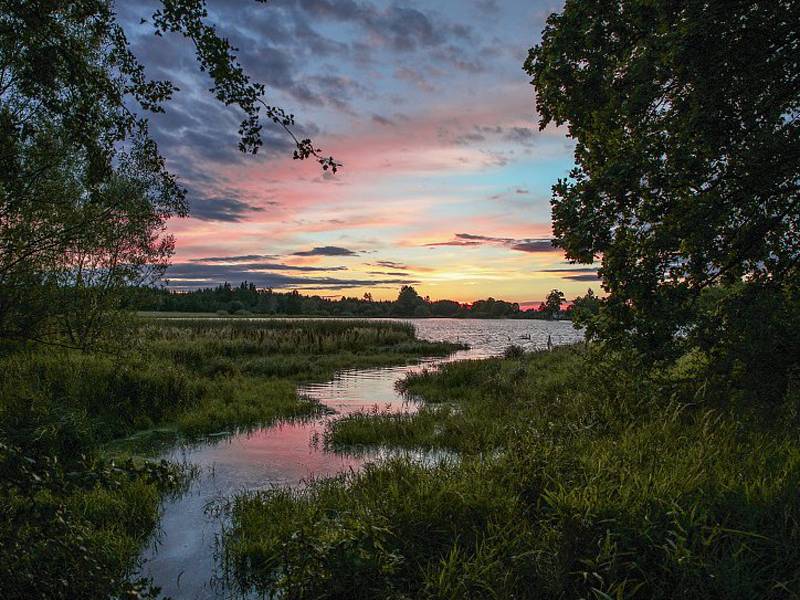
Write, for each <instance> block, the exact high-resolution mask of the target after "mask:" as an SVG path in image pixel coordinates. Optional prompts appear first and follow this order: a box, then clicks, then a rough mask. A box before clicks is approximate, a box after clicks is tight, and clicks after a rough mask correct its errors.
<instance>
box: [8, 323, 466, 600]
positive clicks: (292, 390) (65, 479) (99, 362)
mask: <svg viewBox="0 0 800 600" xmlns="http://www.w3.org/2000/svg"><path fill="white" fill-rule="evenodd" d="M453 349H454V347H453V346H450V345H447V344H427V343H425V342H421V341H419V340H417V339H416V338H415V336H414V329H413V327H411V326H409V325H407V324H403V323H373V322H369V323H364V322H357V321H346V322H336V321H298V322H290V321H245V320H237V321H235V322H227V321H216V322H205V321H193V320H184V321H179V320H169V321H145V322H143V323H142V324H141V326H140V328H139V330H138V335H137V336H136V337H135V339H134V340H133V343H131V344H130V347H129V348H126V349H125V351H124V352H117V353H115V354H108V353H81V352H77V351H71V350H66V349H54V348H41V347H38V346H25V345H19V346H11V345H4V346H2V347H1V348H0V373H2V376H1V377H0V510H1V511H2V515H3V519H2V520H1V521H0V563H2V564H3V569H2V570H0V597H2V598H43V599H44V598H47V599H51V598H64V599H67V598H108V597H123V596H125V597H142V598H144V597H149V595H150V593H151V592H152V590H150V589H149V588H148V587H147V585H144V584H143V585H141V586H139V585H134V584H132V583H130V582H128V581H127V580H126V577H127V575H128V574H129V573H130V572H131V570H132V567H133V566H134V563H135V560H136V557H137V555H138V552H139V548H140V546H141V544H142V543H143V542H144V540H145V539H146V538H147V537H148V536H149V535H150V532H151V531H152V529H153V527H154V525H155V523H156V521H157V517H158V506H159V501H160V498H161V496H162V494H163V493H165V492H166V491H168V490H170V489H173V488H174V486H175V485H176V484H177V483H178V481H179V479H180V477H179V475H180V474H179V472H178V471H177V470H176V469H175V468H174V467H173V466H170V465H165V464H157V463H156V464H153V463H150V462H142V461H141V460H137V461H134V462H132V461H126V460H124V457H125V455H126V454H128V453H130V452H137V451H139V450H140V449H143V448H146V447H147V446H148V444H146V443H144V442H146V441H148V440H150V439H156V438H157V439H159V440H162V441H163V440H167V441H168V442H169V441H171V442H174V441H175V439H176V435H177V434H180V435H182V436H188V437H194V436H197V435H201V434H205V433H212V432H219V431H232V430H234V429H236V428H239V427H251V426H256V425H260V424H268V423H271V422H273V421H275V420H277V419H285V418H292V417H298V416H304V415H309V414H312V413H314V412H316V411H318V410H319V409H320V407H319V406H318V405H317V404H316V403H315V402H313V401H311V400H308V399H305V398H302V397H298V395H297V393H296V385H297V382H298V381H305V380H312V379H314V380H315V379H324V378H329V377H331V376H332V375H333V374H334V372H335V370H337V369H341V368H348V367H363V366H376V365H383V364H397V363H404V362H406V361H411V360H414V359H416V358H418V357H419V356H421V355H424V354H442V353H447V352H450V351H452V350H453ZM148 432H152V435H148ZM132 434H136V435H132ZM112 453H113V455H114V456H117V457H122V458H121V462H117V463H114V462H112V461H111V460H110V458H109V456H110V454H112ZM137 594H138V596H137Z"/></svg>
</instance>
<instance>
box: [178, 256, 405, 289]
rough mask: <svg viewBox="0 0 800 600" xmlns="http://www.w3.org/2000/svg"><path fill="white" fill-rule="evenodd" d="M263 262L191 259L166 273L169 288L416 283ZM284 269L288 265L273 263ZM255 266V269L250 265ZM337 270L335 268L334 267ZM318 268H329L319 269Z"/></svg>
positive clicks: (344, 285)
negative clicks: (312, 272) (268, 266)
mask: <svg viewBox="0 0 800 600" xmlns="http://www.w3.org/2000/svg"><path fill="white" fill-rule="evenodd" d="M263 266H264V265H259V264H257V263H256V264H253V265H220V264H214V265H203V264H198V263H194V262H188V263H176V264H173V265H172V266H171V267H170V268H169V269H168V270H167V274H166V279H167V280H169V281H170V285H171V286H172V287H182V288H188V287H207V286H216V285H219V284H221V283H224V282H226V281H227V282H233V283H236V282H240V281H249V282H252V283H253V284H255V285H256V286H258V287H264V288H266V287H269V288H277V289H295V288H296V289H319V288H325V289H347V288H354V287H373V286H386V285H408V284H416V283H419V282H418V281H414V280H410V279H408V278H380V279H343V278H338V277H317V276H312V277H302V276H296V275H285V274H282V273H279V272H270V271H265V270H262V269H261V267H263ZM275 266H279V267H281V270H287V265H275ZM251 267H256V268H251ZM337 269H338V267H337ZM320 270H330V269H321V268H320Z"/></svg>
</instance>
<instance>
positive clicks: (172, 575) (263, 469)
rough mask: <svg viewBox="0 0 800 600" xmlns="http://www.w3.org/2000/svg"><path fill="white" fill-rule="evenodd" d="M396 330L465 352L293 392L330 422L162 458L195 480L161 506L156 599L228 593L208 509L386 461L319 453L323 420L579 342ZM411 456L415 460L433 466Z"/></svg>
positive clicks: (509, 323)
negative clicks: (458, 345)
mask: <svg viewBox="0 0 800 600" xmlns="http://www.w3.org/2000/svg"><path fill="white" fill-rule="evenodd" d="M398 320H401V321H407V322H412V323H413V324H414V326H415V327H416V330H417V336H418V337H419V338H421V339H425V340H430V341H440V340H445V341H451V342H462V343H464V344H467V345H469V347H470V348H469V350H462V351H459V352H456V353H454V354H452V355H450V356H448V357H445V358H441V357H440V358H434V359H422V360H420V361H419V362H418V364H415V365H411V366H401V367H390V368H382V369H361V370H347V371H342V372H340V373H338V374H337V376H336V377H335V378H334V379H333V380H331V381H329V382H326V383H321V384H310V385H306V386H300V387H299V388H298V392H299V393H301V394H304V395H306V396H309V397H312V398H314V399H316V400H318V401H319V402H320V403H321V404H323V405H325V406H326V407H327V408H328V409H330V411H331V413H330V414H326V415H320V416H318V417H315V418H312V419H309V420H305V421H294V422H283V423H279V424H276V425H273V426H270V427H264V428H261V429H256V430H255V431H249V432H247V433H238V434H235V435H232V436H227V437H224V438H222V439H219V438H217V439H212V440H210V441H208V442H205V443H198V444H192V445H190V446H185V447H180V448H176V449H174V450H171V451H170V452H168V453H166V454H165V455H163V458H166V459H168V460H171V461H176V462H188V463H190V464H192V465H195V466H196V467H198V469H199V475H198V476H197V477H196V478H195V479H194V480H193V481H192V483H191V485H190V486H189V489H188V491H186V492H185V493H184V494H182V495H180V496H178V497H176V498H172V499H169V500H167V501H166V502H165V503H164V505H163V507H162V518H161V523H160V528H159V532H158V534H157V535H156V537H155V539H154V540H153V541H152V543H151V544H149V546H148V548H147V549H146V551H145V552H144V555H143V566H142V569H141V575H143V576H145V577H152V578H153V581H154V583H155V584H156V585H158V586H159V587H161V588H162V592H163V593H164V594H165V595H167V596H172V597H173V598H175V599H176V600H177V599H179V598H192V599H195V598H198V599H220V598H230V597H231V590H230V589H227V588H226V586H225V584H224V582H223V581H221V580H220V579H219V578H218V575H215V574H217V573H219V571H220V569H218V562H217V542H218V536H219V533H220V531H221V528H222V526H223V522H224V520H223V518H222V517H220V516H219V515H218V511H216V510H214V508H215V507H218V506H222V505H224V501H225V499H226V498H230V497H232V496H234V495H235V494H236V493H237V492H240V491H243V490H256V489H264V488H269V487H271V486H286V485H289V486H297V485H302V484H303V482H304V481H307V480H308V479H309V478H312V477H325V476H330V475H335V474H337V473H340V472H342V471H347V470H349V469H359V468H360V467H361V466H362V465H363V464H364V463H365V462H367V461H375V460H381V458H383V457H386V456H388V455H389V454H393V453H394V452H393V451H389V450H376V451H372V452H370V453H367V454H360V455H358V456H353V455H349V454H343V453H338V452H333V451H329V450H326V449H325V448H324V447H323V445H322V444H321V443H319V440H320V439H321V437H322V435H323V433H324V431H325V428H326V426H327V424H328V423H329V422H330V420H331V419H336V418H340V417H341V416H343V415H347V414H349V413H352V412H355V411H358V410H364V409H371V408H373V407H377V408H379V409H381V410H393V411H403V410H410V411H413V410H414V406H413V404H410V403H409V402H408V401H407V400H406V399H404V398H403V397H402V396H401V395H400V394H398V393H397V391H396V390H395V383H396V382H397V381H398V380H400V379H402V378H403V377H404V376H405V375H406V374H407V373H409V372H410V371H414V370H418V369H420V368H423V367H427V368H431V367H435V366H436V365H438V364H442V363H443V362H448V361H453V360H463V359H483V358H489V357H492V356H497V355H499V354H502V352H503V350H504V349H505V348H507V347H508V346H509V345H511V344H515V345H518V346H521V347H523V348H525V349H526V350H542V349H545V348H546V347H547V345H548V339H550V342H551V343H552V345H554V346H557V345H564V344H572V343H575V342H578V341H580V340H581V339H582V334H581V333H580V332H579V331H576V330H575V329H574V328H573V327H572V324H571V323H570V322H568V321H533V320H530V321H528V320H510V319H501V320H477V319H470V320H467V319H398ZM403 454H409V453H408V452H405V451H403ZM410 454H411V455H412V456H415V457H416V458H419V459H420V460H436V459H438V458H440V457H441V456H442V455H441V454H439V455H437V454H431V453H424V454H423V453H416V454H414V453H410Z"/></svg>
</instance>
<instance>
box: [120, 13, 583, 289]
mask: <svg viewBox="0 0 800 600" xmlns="http://www.w3.org/2000/svg"><path fill="white" fill-rule="evenodd" d="M209 7H210V12H211V14H210V21H211V22H213V23H214V24H215V25H217V27H218V29H219V31H220V32H221V33H222V34H223V35H225V36H227V37H229V38H230V40H231V42H232V43H233V44H234V45H235V46H237V47H238V48H239V49H240V52H239V53H238V55H239V58H240V60H241V62H242V64H243V65H244V67H245V69H246V70H247V71H248V72H249V73H250V74H251V75H252V76H253V77H254V79H256V80H259V81H262V82H264V83H265V84H266V85H267V89H268V102H269V103H273V104H277V105H280V106H282V107H284V108H286V109H287V110H289V111H290V112H292V113H294V114H295V115H296V116H297V120H298V127H297V130H298V132H299V134H301V135H303V136H305V135H308V136H310V137H312V138H313V139H314V141H315V143H316V144H317V145H319V146H321V147H322V149H323V151H324V152H325V154H326V155H327V154H332V155H333V156H334V157H335V158H336V159H337V160H338V161H340V162H342V163H343V164H344V167H343V168H342V169H341V171H340V172H339V173H338V174H336V175H335V176H333V175H329V174H323V173H322V171H321V170H320V168H319V166H318V165H317V164H316V163H313V162H299V161H293V160H292V159H291V150H292V147H291V143H290V140H289V139H288V138H287V136H286V135H285V134H282V133H281V132H280V131H278V130H269V131H267V132H266V135H265V147H264V148H263V149H262V151H261V152H259V154H258V155H257V156H250V155H243V154H241V153H240V152H239V151H238V149H237V129H238V124H239V120H240V115H239V114H237V113H236V111H235V110H232V109H226V108H225V107H223V106H221V105H219V104H218V103H216V101H215V100H214V99H213V98H212V97H211V96H210V94H209V93H208V91H207V89H208V88H209V87H210V84H209V80H208V79H207V77H206V76H205V75H203V74H201V73H199V71H198V70H197V69H196V67H195V64H194V62H193V58H192V49H191V47H190V45H189V44H188V43H187V42H185V41H184V40H182V39H181V38H178V37H175V36H165V37H164V38H156V37H154V36H153V35H152V28H151V27H148V25H146V24H144V25H140V24H139V20H140V18H141V17H147V16H149V14H151V13H152V10H153V8H154V5H152V4H148V2H147V1H145V2H132V1H128V0H125V1H124V2H118V3H117V9H118V11H119V12H120V14H121V16H122V17H123V20H124V22H125V23H127V32H128V35H129V37H130V38H131V42H132V44H133V46H134V49H135V52H136V54H137V56H139V57H140V58H141V59H142V60H143V62H144V63H145V64H146V66H147V69H148V71H147V73H148V75H149V76H150V77H151V78H168V79H171V80H172V81H173V82H175V83H176V84H177V85H178V87H179V88H180V92H178V93H177V94H176V96H175V98H174V100H173V101H172V102H171V103H170V104H169V105H168V108H167V113H166V114H164V115H156V116H155V117H154V118H153V119H152V124H151V128H152V130H153V133H154V137H155V138H156V139H157V140H158V141H159V144H160V147H161V151H162V153H163V154H164V155H165V156H166V158H167V161H168V165H169V167H170V169H171V170H172V171H173V172H175V173H176V174H177V175H179V176H180V178H181V181H182V183H183V185H184V186H185V187H186V188H187V189H188V190H189V197H190V200H191V213H192V216H191V217H190V218H188V219H181V220H175V221H172V223H171V225H170V231H171V232H172V233H173V234H174V235H175V237H176V240H177V251H176V255H175V257H174V261H173V266H172V267H171V268H170V269H169V271H168V277H169V279H170V283H171V285H172V286H174V287H182V288H194V287H206V286H213V285H216V284H218V283H221V282H223V281H230V282H232V283H239V282H240V281H242V280H244V279H247V280H248V281H252V282H254V283H255V284H256V285H258V286H259V287H273V288H275V289H280V290H288V289H298V290H300V291H301V292H303V293H318V294H322V295H331V296H338V295H342V294H346V295H348V296H360V295H362V294H363V293H364V292H366V291H370V292H371V293H372V294H373V296H374V297H376V298H394V297H396V295H397V289H398V288H399V287H400V285H402V284H404V283H410V284H412V285H414V286H415V287H416V288H417V290H418V291H419V292H420V293H421V294H422V295H429V296H431V297H432V298H452V299H455V300H459V301H469V300H473V299H476V298H484V297H487V296H494V297H495V298H503V299H505V300H509V301H515V302H521V303H531V302H538V301H540V300H542V299H543V298H544V296H545V295H546V293H547V291H549V290H550V289H552V288H554V287H557V288H560V289H562V290H563V291H564V292H565V293H566V295H567V297H568V298H572V297H574V296H575V295H576V294H578V293H583V292H585V290H586V289H587V288H588V287H590V286H591V287H594V288H595V289H596V290H597V289H598V284H597V280H596V276H595V273H594V269H592V268H590V267H585V266H584V267H576V266H575V265H568V264H567V263H565V262H564V261H563V255H562V253H561V252H560V251H558V250H555V249H553V248H552V247H551V246H550V244H549V238H550V235H551V225H550V210H549V196H550V186H551V185H552V184H553V183H554V182H555V181H556V180H557V179H558V178H559V177H564V176H566V174H567V173H568V171H569V169H570V167H571V166H572V144H571V142H570V140H568V139H567V138H566V136H565V131H563V130H558V129H555V128H554V129H548V130H546V131H544V132H539V131H538V129H537V116H536V110H535V101H534V96H533V88H532V87H531V86H530V85H529V81H528V79H529V78H528V76H527V75H526V74H525V73H524V72H523V71H522V63H523V62H524V60H525V57H526V55H527V50H528V48H530V47H531V46H532V45H534V44H535V43H536V42H537V41H538V40H539V37H540V32H541V30H542V28H543V26H544V20H545V18H546V16H547V15H548V14H549V13H550V12H552V11H554V10H557V9H559V7H560V3H559V2H547V1H541V2H536V1H530V0H440V1H438V2H435V3H434V2H414V1H405V2H384V1H382V0H271V1H270V2H268V3H267V4H260V3H257V2H255V1H254V0H209Z"/></svg>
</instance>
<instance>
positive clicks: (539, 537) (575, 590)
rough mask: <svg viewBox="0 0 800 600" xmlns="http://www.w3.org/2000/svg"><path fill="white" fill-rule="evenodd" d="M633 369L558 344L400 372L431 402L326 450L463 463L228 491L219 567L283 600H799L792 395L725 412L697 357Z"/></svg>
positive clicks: (347, 435)
mask: <svg viewBox="0 0 800 600" xmlns="http://www.w3.org/2000/svg"><path fill="white" fill-rule="evenodd" d="M633 364H635V361H632V360H631V357H623V356H615V355H605V356H598V355H596V354H594V353H592V352H589V353H588V354H587V351H585V350H583V349H580V348H569V349H559V350H557V351H554V352H550V353H540V354H534V355H525V356H523V357H519V358H511V359H495V360H489V361H483V362H466V363H455V364H451V365H445V366H444V367H442V369H441V370H439V371H434V372H427V373H423V374H421V375H417V376H412V377H410V378H409V379H408V380H407V381H406V382H405V383H404V384H403V386H404V389H406V390H407V391H408V392H409V393H410V394H412V395H415V396H419V397H421V398H423V399H424V400H426V401H427V402H429V403H430V404H431V405H424V406H423V407H422V410H421V411H420V412H419V413H417V414H416V415H413V414H407V415H388V414H385V413H384V414H382V413H372V414H370V413H362V414H359V415H355V416H353V417H350V418H349V419H347V420H345V421H342V423H341V424H336V425H334V427H333V428H332V429H331V431H330V432H329V434H328V436H329V442H330V443H332V444H334V445H337V446H339V447H348V446H349V445H351V444H357V445H363V444H381V445H390V446H391V445H399V446H406V447H434V448H452V449H455V450H458V451H460V453H461V454H460V460H457V461H448V462H447V463H443V464H440V465H438V466H434V467H430V466H425V465H424V464H420V463H415V462H413V461H411V460H409V459H394V460H392V461H389V462H387V463H385V464H379V465H377V466H371V467H369V468H367V469H366V470H365V471H364V472H361V473H349V474H345V475H342V476H340V477H337V478H334V479H330V480H321V481H317V482H314V483H312V484H311V485H310V486H308V487H307V488H305V489H303V490H300V491H289V490H270V491H264V492H256V493H249V494H244V495H241V496H239V497H238V498H237V500H236V501H235V504H234V507H233V513H232V514H233V527H232V528H231V530H230V531H229V532H228V534H227V538H226V540H225V552H226V558H227V564H228V567H229V569H230V572H231V573H232V575H233V576H234V577H235V579H236V580H237V581H238V583H239V585H240V586H241V587H242V588H243V589H250V588H256V589H258V590H260V591H263V592H270V593H275V592H278V593H280V594H283V596H282V597H286V598H452V599H456V598H592V599H598V600H600V599H602V600H606V599H608V598H664V599H667V598H676V597H683V598H691V599H693V598H697V599H701V598H702V599H706V598H720V599H722V598H725V599H742V600H744V599H751V598H775V599H778V598H797V597H800V495H799V494H798V489H800V438H798V434H797V431H798V424H799V423H800V420H799V419H798V414H799V412H798V406H800V398H798V396H797V391H796V390H797V388H796V387H795V388H794V390H795V391H794V392H792V393H790V394H789V396H787V397H786V398H785V400H784V402H783V403H782V404H781V405H772V406H769V407H766V408H765V407H756V406H752V405H750V406H747V405H738V404H735V403H733V402H730V400H729V397H728V395H727V392H726V390H724V389H710V387H709V386H707V385H704V380H703V365H704V361H703V360H702V357H700V356H698V355H693V356H688V357H686V358H685V359H684V360H683V361H681V362H680V363H679V364H678V366H677V367H675V368H673V369H670V370H669V371H649V372H643V371H641V370H637V369H636V368H634V367H633V366H632V365H633ZM434 405H436V406H438V407H440V408H435V407H434Z"/></svg>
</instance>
